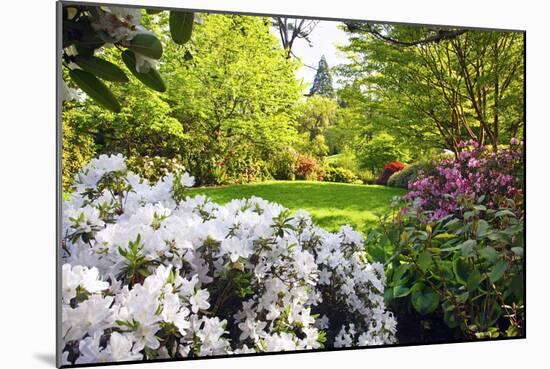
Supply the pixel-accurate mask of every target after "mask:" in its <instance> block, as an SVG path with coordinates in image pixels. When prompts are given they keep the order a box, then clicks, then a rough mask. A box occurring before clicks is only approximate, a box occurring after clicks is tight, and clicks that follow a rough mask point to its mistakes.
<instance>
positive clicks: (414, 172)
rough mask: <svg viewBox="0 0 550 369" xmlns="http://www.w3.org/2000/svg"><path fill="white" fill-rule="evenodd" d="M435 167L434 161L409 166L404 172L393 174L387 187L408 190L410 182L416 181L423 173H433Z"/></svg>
mask: <svg viewBox="0 0 550 369" xmlns="http://www.w3.org/2000/svg"><path fill="white" fill-rule="evenodd" d="M434 167H435V166H434V163H433V162H432V161H422V162H418V163H413V164H410V165H407V166H406V167H405V168H403V169H402V170H400V171H397V172H395V173H393V174H392V175H391V176H390V178H388V183H387V185H388V186H390V187H400V188H404V189H408V188H409V182H413V181H415V180H416V178H418V176H419V174H421V173H425V174H427V173H430V172H431V171H433V169H434Z"/></svg>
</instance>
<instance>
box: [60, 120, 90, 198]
mask: <svg viewBox="0 0 550 369" xmlns="http://www.w3.org/2000/svg"><path fill="white" fill-rule="evenodd" d="M62 130H63V132H62V145H63V150H62V153H61V158H62V159H61V160H62V167H63V174H62V185H63V191H64V192H67V191H70V190H71V186H72V184H73V182H74V177H75V175H76V174H77V173H78V172H80V170H81V169H82V168H83V167H84V166H85V165H86V164H87V163H88V162H89V161H90V160H91V159H92V158H93V157H94V156H95V145H94V140H93V138H92V137H90V136H88V135H81V134H79V133H78V132H77V130H76V129H75V128H74V127H73V120H72V114H71V112H70V111H69V112H67V111H65V112H63V123H62Z"/></svg>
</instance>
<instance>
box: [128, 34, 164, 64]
mask: <svg viewBox="0 0 550 369" xmlns="http://www.w3.org/2000/svg"><path fill="white" fill-rule="evenodd" d="M128 48H129V49H130V50H132V51H134V52H136V53H139V54H141V55H144V56H146V57H148V58H153V59H160V57H161V56H162V44H161V43H160V41H159V39H158V38H157V37H156V36H155V35H152V34H150V33H139V34H137V35H135V36H134V38H132V40H130V44H129V45H128Z"/></svg>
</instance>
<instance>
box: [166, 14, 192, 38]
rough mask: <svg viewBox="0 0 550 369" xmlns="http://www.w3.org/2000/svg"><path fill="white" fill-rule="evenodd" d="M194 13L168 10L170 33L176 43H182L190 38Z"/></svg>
mask: <svg viewBox="0 0 550 369" xmlns="http://www.w3.org/2000/svg"><path fill="white" fill-rule="evenodd" d="M194 18H195V15H194V14H193V13H190V12H177V11H174V10H172V11H171V12H170V34H171V35H172V40H174V42H175V43H176V44H180V45H183V44H184V43H186V42H187V41H189V39H190V38H191V33H192V32H193V21H194Z"/></svg>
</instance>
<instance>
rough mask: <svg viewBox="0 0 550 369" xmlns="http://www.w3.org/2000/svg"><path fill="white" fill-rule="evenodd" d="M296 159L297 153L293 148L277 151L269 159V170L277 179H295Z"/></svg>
mask: <svg viewBox="0 0 550 369" xmlns="http://www.w3.org/2000/svg"><path fill="white" fill-rule="evenodd" d="M296 159H297V153H296V152H295V151H294V150H292V149H283V150H280V151H277V152H275V153H274V155H273V156H272V157H271V159H270V160H269V172H270V173H271V175H272V176H273V178H275V179H279V180H294V179H295V177H296V174H295V172H296Z"/></svg>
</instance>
